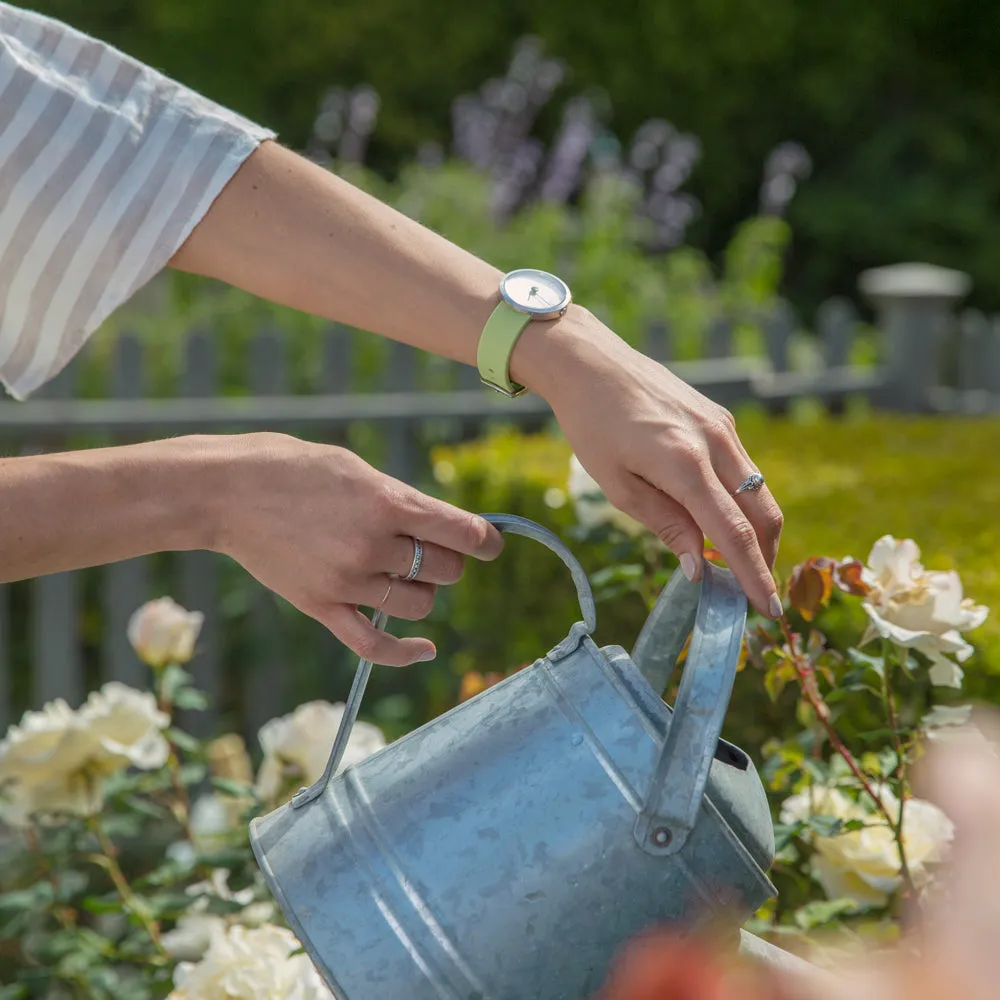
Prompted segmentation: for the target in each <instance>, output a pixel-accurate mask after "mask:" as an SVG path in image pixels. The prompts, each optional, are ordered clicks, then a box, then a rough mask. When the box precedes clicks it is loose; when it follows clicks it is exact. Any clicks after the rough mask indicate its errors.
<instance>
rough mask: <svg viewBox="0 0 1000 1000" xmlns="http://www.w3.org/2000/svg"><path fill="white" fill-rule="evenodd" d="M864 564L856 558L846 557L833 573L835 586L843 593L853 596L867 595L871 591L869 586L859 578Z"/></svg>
mask: <svg viewBox="0 0 1000 1000" xmlns="http://www.w3.org/2000/svg"><path fill="white" fill-rule="evenodd" d="M862 570H864V565H863V564H862V563H861V562H860V561H859V560H857V559H848V560H847V561H846V562H842V563H839V564H838V565H837V569H836V571H835V573H834V578H835V580H836V582H837V586H838V587H839V588H840V589H841V590H842V591H844V593H845V594H853V595H854V596H855V597H867V596H868V594H869V593H871V587H869V586H868V584H867V583H865V581H864V580H862V579H861V573H862Z"/></svg>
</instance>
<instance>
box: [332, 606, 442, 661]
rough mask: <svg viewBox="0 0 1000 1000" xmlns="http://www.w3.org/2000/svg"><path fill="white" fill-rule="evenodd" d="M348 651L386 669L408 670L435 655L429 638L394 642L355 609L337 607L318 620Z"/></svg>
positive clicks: (396, 640)
mask: <svg viewBox="0 0 1000 1000" xmlns="http://www.w3.org/2000/svg"><path fill="white" fill-rule="evenodd" d="M320 621H322V623H323V624H324V625H325V626H326V627H327V628H328V629H329V630H330V631H331V632H332V633H333V634H334V635H335V636H336V637H337V638H338V639H339V640H340V641H341V642H342V643H343V644H344V645H345V646H347V647H348V648H349V649H351V650H353V651H354V652H355V653H357V655H358V656H360V657H361V658H362V659H365V660H371V661H372V663H379V664H383V665H384V666H387V667H408V666H409V665H410V664H411V663H417V662H425V661H427V660H433V659H434V657H435V656H436V655H437V650H436V649H435V648H434V644H433V643H432V642H431V641H430V640H429V639H418V638H412V639H410V638H407V639H397V638H396V636H394V635H389V633H387V632H380V631H379V630H378V629H377V628H375V626H374V625H372V623H371V622H370V621H369V620H368V619H367V618H366V617H365V616H364V615H363V614H362V613H361V612H360V611H358V609H357V608H356V607H353V606H351V605H349V604H336V605H334V606H333V607H332V608H331V609H330V610H329V611H328V612H326V613H324V615H323V617H322V618H321V619H320Z"/></svg>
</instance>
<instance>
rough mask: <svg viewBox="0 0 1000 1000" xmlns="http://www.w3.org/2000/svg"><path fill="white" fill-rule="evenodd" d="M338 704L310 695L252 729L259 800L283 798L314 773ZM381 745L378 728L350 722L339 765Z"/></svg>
mask: <svg viewBox="0 0 1000 1000" xmlns="http://www.w3.org/2000/svg"><path fill="white" fill-rule="evenodd" d="M343 716H344V705H343V704H342V703H341V702H338V703H337V704H335V705H331V704H330V703H329V702H327V701H310V702H306V703H305V704H304V705H300V706H299V707H298V708H297V709H296V710H295V711H294V712H292V713H291V714H290V715H284V716H281V717H280V718H277V719H271V721H270V722H266V723H264V725H263V726H262V727H261V730H260V732H259V734H258V738H259V739H260V746H261V749H262V750H263V751H264V759H263V761H262V762H261V765H260V770H259V771H258V772H257V784H256V790H257V796H258V797H259V798H260V799H261V801H263V802H279V801H284V800H285V799H286V798H288V796H289V795H290V794H291V793H292V792H294V791H295V790H296V789H298V788H300V787H302V786H303V785H311V784H312V783H313V782H314V781H316V780H317V779H318V778H320V777H321V776H322V774H323V771H324V769H325V768H326V762H327V760H328V759H329V756H330V750H331V749H332V747H333V741H334V739H335V738H336V735H337V730H338V729H339V728H340V720H341V719H342V718H343ZM384 746H385V736H384V735H383V734H382V730H381V729H379V728H378V727H377V726H373V725H371V723H368V722H355V723H354V727H353V729H352V730H351V736H350V739H349V740H348V741H347V748H346V749H345V750H344V757H343V759H342V760H341V762H340V768H339V770H340V771H342V770H344V768H346V767H349V766H350V765H351V764H357V763H358V762H360V761H362V760H364V759H365V758H366V757H368V756H370V755H371V754H373V753H374V752H375V751H376V750H379V749H381V748H382V747H384Z"/></svg>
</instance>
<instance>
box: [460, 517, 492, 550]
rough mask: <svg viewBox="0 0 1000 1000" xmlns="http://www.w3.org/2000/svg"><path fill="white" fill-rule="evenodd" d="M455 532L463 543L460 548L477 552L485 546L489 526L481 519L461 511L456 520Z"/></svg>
mask: <svg viewBox="0 0 1000 1000" xmlns="http://www.w3.org/2000/svg"><path fill="white" fill-rule="evenodd" d="M456 530H457V532H458V535H459V538H460V539H461V541H462V543H463V546H462V547H463V548H469V549H471V550H472V551H474V552H477V551H479V549H481V548H482V547H483V546H484V545H485V544H486V540H487V537H488V533H489V530H490V526H489V524H488V523H487V522H486V521H484V520H483V519H482V518H481V517H477V516H476V515H475V514H472V513H470V512H469V511H465V510H463V511H462V512H461V515H460V517H459V518H458V523H457V525H456Z"/></svg>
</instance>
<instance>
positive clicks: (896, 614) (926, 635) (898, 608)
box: [861, 535, 989, 687]
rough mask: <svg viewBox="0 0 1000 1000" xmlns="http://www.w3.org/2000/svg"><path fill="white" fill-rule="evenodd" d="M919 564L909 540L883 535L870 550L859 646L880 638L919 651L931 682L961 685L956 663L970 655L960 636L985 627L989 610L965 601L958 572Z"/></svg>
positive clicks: (915, 547) (960, 674)
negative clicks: (865, 620) (866, 622)
mask: <svg viewBox="0 0 1000 1000" xmlns="http://www.w3.org/2000/svg"><path fill="white" fill-rule="evenodd" d="M919 560H920V549H919V548H917V545H916V543H915V542H914V541H913V540H912V539H910V538H907V539H903V540H901V541H897V540H896V539H895V538H893V537H892V535H884V536H883V537H882V538H880V539H879V540H878V541H877V542H876V543H875V544H874V546H872V550H871V554H870V555H869V556H868V566H867V567H866V568H865V570H864V571H863V573H862V578H863V580H864V582H865V583H867V584H868V586H869V587H871V592H870V593H869V595H868V597H867V599H866V600H865V601H864V603H863V604H862V607H863V608H864V609H865V612H866V613H867V615H868V618H869V626H868V630H867V631H866V632H865V635H864V637H863V638H862V640H861V645H864V644H865V643H867V642H869V641H870V640H872V639H874V638H876V637H878V636H881V637H883V638H886V639H890V640H891V641H892V642H894V643H895V644H896V645H897V646H903V647H907V648H910V649H915V650H917V651H919V652H921V653H923V654H924V655H925V656H926V657H927V658H928V659H929V660H930V661H931V670H930V679H931V683H933V684H937V685H939V686H945V687H961V684H962V676H963V675H962V668H961V667H960V666H959V665H958V664H959V663H962V662H964V661H965V660H966V659H968V657H969V654H970V653H971V652H972V647H971V646H970V645H969V644H968V643H967V642H966V641H965V640H964V639H963V638H962V635H961V633H962V632H967V631H968V630H969V629H973V628H976V627H978V626H979V625H982V623H983V622H984V621H985V620H986V616H987V614H989V609H988V608H986V607H984V606H983V605H981V604H974V603H973V602H972V601H971V600H969V599H968V598H963V596H962V581H961V580H960V579H959V576H958V574H957V573H955V572H954V571H948V572H944V571H929V570H925V569H924V567H923V566H922V565H921V564H920V561H919ZM951 657H954V659H951ZM956 661H957V662H956Z"/></svg>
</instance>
